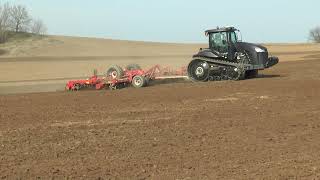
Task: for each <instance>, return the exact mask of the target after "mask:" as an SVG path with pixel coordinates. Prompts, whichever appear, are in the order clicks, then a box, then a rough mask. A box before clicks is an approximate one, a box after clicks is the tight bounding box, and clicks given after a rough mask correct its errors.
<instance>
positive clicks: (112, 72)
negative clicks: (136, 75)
mask: <svg viewBox="0 0 320 180" xmlns="http://www.w3.org/2000/svg"><path fill="white" fill-rule="evenodd" d="M123 75H124V72H123V69H122V68H121V67H120V66H118V65H114V66H111V67H110V68H109V69H108V70H107V77H111V78H112V79H121V78H122V77H123Z"/></svg>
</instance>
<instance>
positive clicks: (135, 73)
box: [66, 65, 186, 91]
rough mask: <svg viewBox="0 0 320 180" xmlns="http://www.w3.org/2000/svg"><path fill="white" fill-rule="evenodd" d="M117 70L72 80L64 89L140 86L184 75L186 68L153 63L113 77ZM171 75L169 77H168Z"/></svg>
mask: <svg viewBox="0 0 320 180" xmlns="http://www.w3.org/2000/svg"><path fill="white" fill-rule="evenodd" d="M116 73H117V72H111V73H110V74H108V75H107V76H106V77H98V76H97V75H94V76H92V77H90V78H89V79H85V80H72V81H69V82H68V83H67V85H66V89H67V90H70V91H78V90H81V89H84V88H86V89H88V88H91V89H96V90H100V89H104V88H110V89H118V88H122V87H126V86H128V85H129V84H132V85H133V86H134V87H137V88H140V87H144V86H146V85H147V84H148V83H149V82H150V81H152V80H155V79H164V78H174V77H180V76H181V77H184V76H185V74H186V68H185V67H183V68H181V69H179V70H176V71H174V70H171V69H170V68H167V67H166V68H161V66H160V65H155V66H153V67H152V68H150V69H148V70H147V71H143V70H141V69H136V70H124V71H123V76H122V77H121V78H115V77H114V76H113V75H114V74H116ZM170 76H171V77H170Z"/></svg>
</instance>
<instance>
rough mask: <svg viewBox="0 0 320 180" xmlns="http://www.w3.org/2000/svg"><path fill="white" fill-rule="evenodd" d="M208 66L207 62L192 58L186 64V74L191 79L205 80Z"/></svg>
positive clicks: (207, 74) (207, 76)
mask: <svg viewBox="0 0 320 180" xmlns="http://www.w3.org/2000/svg"><path fill="white" fill-rule="evenodd" d="M209 68H210V67H209V64H208V63H207V62H205V61H203V60H200V59H196V60H193V61H191V62H190V63H189V65H188V76H189V78H190V79H191V80H193V81H207V80H208V78H209Z"/></svg>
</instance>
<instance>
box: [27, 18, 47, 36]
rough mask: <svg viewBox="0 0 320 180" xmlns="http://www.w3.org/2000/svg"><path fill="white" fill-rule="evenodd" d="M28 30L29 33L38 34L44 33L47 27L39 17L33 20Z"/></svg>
mask: <svg viewBox="0 0 320 180" xmlns="http://www.w3.org/2000/svg"><path fill="white" fill-rule="evenodd" d="M30 30H31V33H33V34H38V35H45V34H46V33H47V27H46V25H45V24H44V22H43V21H42V20H41V19H37V20H33V21H32V26H31V29H30Z"/></svg>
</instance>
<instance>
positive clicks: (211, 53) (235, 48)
mask: <svg viewBox="0 0 320 180" xmlns="http://www.w3.org/2000/svg"><path fill="white" fill-rule="evenodd" d="M205 34H206V36H208V37H209V48H200V50H199V52H198V53H197V54H195V55H193V59H192V61H191V62H190V63H189V65H188V67H187V72H188V76H189V78H190V79H191V80H193V81H208V80H210V81H221V80H242V79H246V78H254V77H257V75H258V71H259V70H263V69H266V68H270V67H272V66H274V65H276V64H277V63H278V62H279V58H278V57H273V56H271V57H269V54H268V50H267V48H265V47H264V46H262V45H258V44H252V43H246V42H242V41H241V40H240V38H239V37H241V36H240V35H241V33H240V31H239V30H237V29H236V28H234V27H223V28H219V27H218V28H216V29H211V30H207V31H206V32H205Z"/></svg>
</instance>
